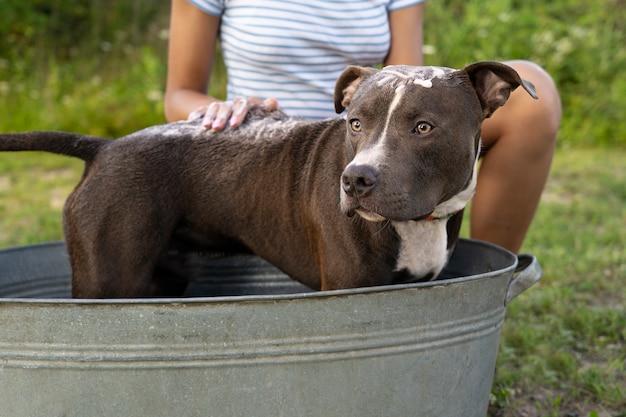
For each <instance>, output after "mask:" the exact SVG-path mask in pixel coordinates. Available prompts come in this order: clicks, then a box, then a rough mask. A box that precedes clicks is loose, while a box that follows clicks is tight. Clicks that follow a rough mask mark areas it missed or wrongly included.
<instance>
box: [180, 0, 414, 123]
mask: <svg viewBox="0 0 626 417" xmlns="http://www.w3.org/2000/svg"><path fill="white" fill-rule="evenodd" d="M189 1H190V2H191V3H193V4H194V5H196V6H197V7H198V8H200V9H201V10H203V11H204V12H206V13H209V14H212V15H215V16H220V17H221V20H222V23H221V28H220V42H221V45H222V51H223V56H224V62H225V64H226V67H227V69H228V86H227V92H228V98H229V99H233V98H235V97H251V96H255V97H260V98H268V97H275V98H276V99H278V103H279V104H280V105H281V107H282V108H283V109H284V110H285V111H286V112H287V113H288V114H290V115H294V116H301V117H304V118H307V119H323V118H327V117H332V116H335V111H334V105H333V91H334V87H335V81H336V80H337V78H338V77H339V75H340V74H341V72H342V71H343V70H344V69H345V67H346V66H348V65H376V64H379V63H381V62H382V61H383V60H384V58H385V57H386V56H387V53H388V51H389V45H390V33H389V21H388V13H389V12H390V11H392V10H397V9H401V8H403V7H408V6H411V5H414V4H417V3H421V2H422V1H424V0H264V1H259V0H189Z"/></svg>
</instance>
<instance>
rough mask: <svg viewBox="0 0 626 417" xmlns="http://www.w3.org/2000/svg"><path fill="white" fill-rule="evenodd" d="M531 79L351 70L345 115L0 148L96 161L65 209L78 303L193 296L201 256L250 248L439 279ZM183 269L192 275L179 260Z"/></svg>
mask: <svg viewBox="0 0 626 417" xmlns="http://www.w3.org/2000/svg"><path fill="white" fill-rule="evenodd" d="M519 86H522V88H523V89H525V90H526V91H527V92H528V93H529V94H530V95H531V96H533V97H534V98H537V96H536V93H535V89H534V86H533V85H532V84H531V83H530V82H528V81H524V80H522V79H521V78H520V77H519V75H518V74H517V73H516V72H515V71H514V70H513V69H512V68H510V67H508V66H506V65H504V64H500V63H496V62H479V63H474V64H471V65H468V66H466V67H465V68H463V69H461V70H454V69H450V68H443V67H410V66H389V67H385V68H383V69H382V70H378V69H374V68H365V67H357V66H351V67H348V68H346V69H345V71H344V72H343V73H342V74H341V76H340V77H339V78H338V80H337V82H336V87H335V93H334V94H335V98H334V101H335V103H334V105H335V110H336V111H337V113H342V112H344V110H346V109H347V113H346V115H345V117H337V118H333V119H327V120H323V121H306V120H299V119H294V118H290V117H287V116H286V115H285V114H284V113H282V112H281V111H272V112H268V111H263V110H260V109H257V110H254V111H251V112H250V114H248V115H247V117H246V120H245V122H244V123H243V125H241V126H240V127H238V128H227V129H225V130H224V131H222V132H213V131H210V130H205V129H203V128H202V127H201V125H200V121H199V119H198V120H192V121H182V122H176V123H170V124H164V125H160V126H154V127H149V128H147V129H144V130H141V131H138V132H135V133H132V134H130V135H127V136H124V137H122V138H120V139H117V140H107V139H101V138H97V137H92V136H86V135H81V134H76V133H65V132H46V131H34V132H25V133H7V134H2V135H0V151H35V150H37V151H47V152H52V153H56V154H63V155H68V156H72V157H77V158H80V159H83V160H85V171H84V173H83V176H82V179H81V180H80V183H79V184H78V185H77V186H76V188H75V189H74V191H73V192H72V193H71V195H70V196H69V197H68V199H67V201H66V203H65V206H64V210H63V230H64V235H65V239H66V243H67V249H68V254H69V257H70V262H71V266H72V295H73V297H76V298H120V297H122V298H133V297H158V296H178V295H181V294H182V293H183V292H184V290H185V288H186V286H187V284H188V279H187V277H185V276H184V274H182V273H180V269H181V268H182V266H183V265H184V259H185V255H186V254H187V253H188V252H189V251H194V250H198V248H202V249H218V250H221V251H225V252H230V251H233V252H236V251H250V252H252V253H255V254H257V255H258V256H260V257H261V258H264V259H265V260H267V261H269V262H270V263H271V264H273V265H275V266H276V267H278V268H279V269H280V270H282V271H283V272H285V273H286V274H287V275H289V276H291V277H292V278H293V279H295V280H298V281H300V282H301V283H303V284H304V285H306V286H308V287H310V288H312V289H315V290H332V289H342V288H354V287H363V286H377V285H389V284H397V283H408V282H416V281H421V280H431V279H434V278H436V277H437V275H438V274H439V273H440V271H441V270H442V269H443V267H444V266H445V264H446V262H447V259H448V258H449V256H450V253H451V251H452V250H453V248H454V246H455V243H456V241H457V239H458V235H459V228H460V224H461V218H462V210H463V208H464V207H465V205H466V204H467V202H468V201H469V200H470V199H471V197H472V195H473V194H474V190H475V186H476V164H477V160H478V157H479V154H480V146H481V145H480V129H481V124H482V122H483V120H484V119H485V118H488V117H490V116H491V115H492V114H493V112H494V111H495V110H496V109H497V108H498V107H500V106H502V105H504V104H505V102H506V101H507V99H508V97H509V94H510V92H511V91H513V90H514V89H516V88H517V87H519ZM182 269H184V268H182Z"/></svg>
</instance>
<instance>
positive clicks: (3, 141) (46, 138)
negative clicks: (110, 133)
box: [0, 131, 111, 162]
mask: <svg viewBox="0 0 626 417" xmlns="http://www.w3.org/2000/svg"><path fill="white" fill-rule="evenodd" d="M109 142H111V141H110V140H107V139H102V138H98V137H95V136H89V135H81V134H78V133H69V132H55V131H32V132H23V133H3V134H0V152H4V151H45V152H52V153H56V154H60V155H67V156H73V157H75V158H80V159H82V160H84V161H87V162H89V161H92V160H93V159H94V158H95V156H96V154H97V153H98V151H100V149H101V148H102V147H103V146H106V144H107V143H109Z"/></svg>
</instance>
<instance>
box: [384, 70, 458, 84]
mask: <svg viewBox="0 0 626 417" xmlns="http://www.w3.org/2000/svg"><path fill="white" fill-rule="evenodd" d="M452 71H454V69H452V68H445V67H411V66H408V65H390V66H388V67H384V68H383V69H382V70H380V73H379V79H378V81H377V84H378V86H381V87H382V86H384V85H391V86H393V87H395V86H396V85H397V84H398V83H400V82H404V83H413V84H415V85H421V86H422V87H425V88H431V87H432V86H433V80H434V79H435V78H444V77H445V76H446V74H448V73H450V72H452Z"/></svg>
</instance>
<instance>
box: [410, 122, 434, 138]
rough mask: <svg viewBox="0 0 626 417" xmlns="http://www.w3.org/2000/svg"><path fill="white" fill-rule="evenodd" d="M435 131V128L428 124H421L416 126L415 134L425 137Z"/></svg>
mask: <svg viewBox="0 0 626 417" xmlns="http://www.w3.org/2000/svg"><path fill="white" fill-rule="evenodd" d="M431 130H433V127H432V126H431V125H429V124H428V123H426V122H419V123H418V124H417V126H415V129H414V132H415V133H417V134H418V135H425V134H426V133H428V132H430V131H431Z"/></svg>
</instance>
